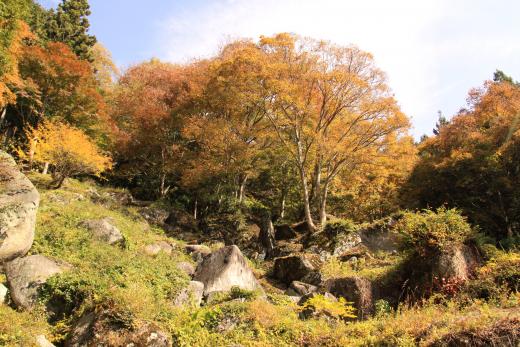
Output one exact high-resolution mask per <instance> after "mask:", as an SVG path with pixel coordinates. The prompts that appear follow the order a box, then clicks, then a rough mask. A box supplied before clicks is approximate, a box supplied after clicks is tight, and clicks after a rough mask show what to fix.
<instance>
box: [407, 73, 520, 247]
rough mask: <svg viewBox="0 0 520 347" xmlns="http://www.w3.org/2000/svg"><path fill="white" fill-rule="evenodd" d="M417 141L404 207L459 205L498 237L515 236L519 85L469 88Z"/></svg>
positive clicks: (519, 222)
mask: <svg viewBox="0 0 520 347" xmlns="http://www.w3.org/2000/svg"><path fill="white" fill-rule="evenodd" d="M435 134H436V135H435V136H431V137H427V138H425V139H424V140H423V141H422V143H421V144H420V146H419V156H420V159H419V162H418V163H417V165H416V167H415V168H414V170H413V173H412V175H411V177H410V180H409V181H408V183H407V184H406V185H405V186H404V188H403V194H402V197H403V200H404V202H405V204H406V205H407V207H411V208H424V207H440V206H443V205H447V206H448V207H456V208H459V209H460V210H461V211H462V212H463V213H464V214H465V215H467V216H468V218H469V221H470V222H471V223H474V224H477V225H478V226H479V227H480V229H481V230H482V231H483V232H485V233H487V234H488V235H490V236H493V237H495V238H496V239H497V240H500V239H505V238H510V239H512V238H513V237H518V235H520V218H519V216H520V198H519V197H520V188H519V187H520V164H519V162H520V161H519V157H520V155H519V153H520V86H519V85H518V84H516V83H513V82H512V81H511V79H505V80H504V79H496V78H495V81H487V82H486V83H485V84H484V86H483V87H482V88H476V89H472V90H471V91H470V93H469V97H468V106H467V108H466V109H462V110H461V111H460V112H459V113H458V114H456V115H455V116H454V117H453V118H452V119H451V120H450V121H449V122H444V124H443V125H442V126H440V127H439V129H436V131H435Z"/></svg>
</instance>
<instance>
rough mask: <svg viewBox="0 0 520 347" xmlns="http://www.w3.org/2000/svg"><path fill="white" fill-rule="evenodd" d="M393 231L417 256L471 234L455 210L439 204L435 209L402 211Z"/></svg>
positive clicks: (444, 247)
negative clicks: (396, 232)
mask: <svg viewBox="0 0 520 347" xmlns="http://www.w3.org/2000/svg"><path fill="white" fill-rule="evenodd" d="M396 230H398V231H399V232H400V233H402V234H403V235H404V245H405V247H406V248H408V249H412V250H415V251H416V252H418V253H419V254H420V255H423V256H424V255H431V254H432V253H436V252H439V251H442V250H444V249H446V248H447V247H449V246H452V245H454V244H461V243H463V242H465V241H467V240H468V239H469V238H471V237H472V236H473V235H474V233H473V230H472V228H471V226H470V224H469V223H468V222H467V221H466V218H465V217H463V216H462V215H461V214H460V212H459V211H458V210H457V209H446V208H444V207H441V208H439V209H437V210H436V211H432V210H423V211H422V212H417V213H413V212H405V213H404V214H403V217H402V218H401V219H400V220H399V221H398V222H397V224H396Z"/></svg>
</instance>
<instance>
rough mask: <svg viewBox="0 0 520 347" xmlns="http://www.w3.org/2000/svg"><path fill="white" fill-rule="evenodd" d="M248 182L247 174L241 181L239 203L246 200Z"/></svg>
mask: <svg viewBox="0 0 520 347" xmlns="http://www.w3.org/2000/svg"><path fill="white" fill-rule="evenodd" d="M246 183H247V174H246V175H245V176H244V179H243V180H242V182H240V189H239V193H238V203H239V204H240V205H242V201H243V200H244V193H245V190H246Z"/></svg>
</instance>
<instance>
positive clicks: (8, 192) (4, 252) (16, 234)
mask: <svg viewBox="0 0 520 347" xmlns="http://www.w3.org/2000/svg"><path fill="white" fill-rule="evenodd" d="M39 203H40V195H39V193H38V191H37V190H36V188H35V187H34V185H33V184H32V183H31V181H29V179H27V177H25V175H24V174H22V173H21V172H20V171H19V170H18V168H17V166H16V163H15V161H14V160H13V158H12V157H10V156H9V155H7V154H6V153H4V152H1V151H0V267H2V268H3V269H4V272H5V275H6V277H7V284H8V287H9V288H6V287H5V286H4V285H3V284H0V301H1V303H2V304H5V303H8V302H9V301H10V300H11V301H12V302H13V303H14V304H15V305H16V306H17V307H20V308H24V309H30V308H31V307H32V306H33V305H34V303H35V301H36V299H37V293H38V289H39V288H40V286H41V285H42V284H43V283H45V281H46V280H47V279H48V278H49V277H50V276H52V275H54V274H57V273H60V272H62V271H65V270H66V269H67V268H68V265H67V264H64V263H60V262H57V261H55V260H54V259H51V258H48V257H45V256H42V255H31V256H25V255H26V254H27V252H29V250H30V249H31V246H32V244H33V240H34V227H35V224H36V212H37V210H38V206H39ZM35 343H37V344H38V345H39V346H42V347H48V346H52V344H51V343H50V342H49V341H47V339H46V338H45V336H38V338H37V340H36V341H35Z"/></svg>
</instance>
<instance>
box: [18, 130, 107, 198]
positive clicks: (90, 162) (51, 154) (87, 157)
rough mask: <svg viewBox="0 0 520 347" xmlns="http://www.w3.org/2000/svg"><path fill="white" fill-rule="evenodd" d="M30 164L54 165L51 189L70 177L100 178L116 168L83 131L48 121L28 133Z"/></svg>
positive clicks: (24, 154) (27, 156) (26, 156)
mask: <svg viewBox="0 0 520 347" xmlns="http://www.w3.org/2000/svg"><path fill="white" fill-rule="evenodd" d="M27 137H28V138H29V139H30V145H29V151H28V153H23V152H20V155H21V156H23V157H25V158H28V159H29V161H31V162H32V161H35V162H40V163H49V164H50V165H52V168H53V170H52V178H53V181H52V183H51V187H53V188H56V189H57V188H60V187H61V185H62V184H63V182H64V181H65V179H66V178H67V177H71V176H74V175H79V174H92V175H96V176H97V175H100V174H101V173H102V172H103V171H105V170H107V169H110V168H111V167H112V160H111V158H110V157H109V156H107V155H105V154H103V153H102V152H101V151H100V149H99V148H98V147H97V145H96V144H95V143H94V142H93V141H92V140H91V139H90V138H89V137H88V136H87V135H86V134H85V133H84V132H83V131H81V130H80V129H77V128H74V127H72V126H70V125H68V124H64V123H59V122H45V123H43V124H40V125H39V126H38V128H31V129H29V130H28V131H27Z"/></svg>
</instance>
